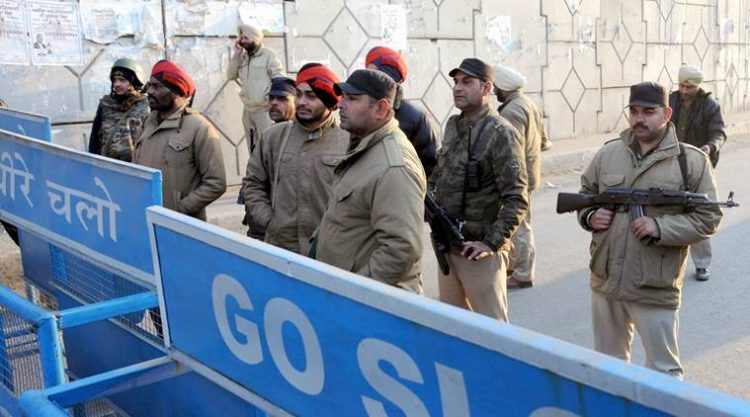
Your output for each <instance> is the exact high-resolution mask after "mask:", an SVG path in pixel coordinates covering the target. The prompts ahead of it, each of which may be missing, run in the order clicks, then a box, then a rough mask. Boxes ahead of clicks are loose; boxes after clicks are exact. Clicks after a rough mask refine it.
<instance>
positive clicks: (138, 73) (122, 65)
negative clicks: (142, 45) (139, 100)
mask: <svg viewBox="0 0 750 417" xmlns="http://www.w3.org/2000/svg"><path fill="white" fill-rule="evenodd" d="M117 69H119V70H126V71H127V72H130V73H132V74H133V79H130V77H128V81H130V83H131V84H133V85H134V86H135V87H136V88H140V87H143V85H144V84H146V71H144V70H143V67H142V66H141V64H139V63H137V62H136V61H135V60H133V59H130V58H120V59H118V60H117V61H115V63H114V64H112V70H111V71H110V75H109V78H110V80H111V79H112V74H113V73H114V72H115V70H117ZM133 81H137V82H133ZM136 84H139V85H136Z"/></svg>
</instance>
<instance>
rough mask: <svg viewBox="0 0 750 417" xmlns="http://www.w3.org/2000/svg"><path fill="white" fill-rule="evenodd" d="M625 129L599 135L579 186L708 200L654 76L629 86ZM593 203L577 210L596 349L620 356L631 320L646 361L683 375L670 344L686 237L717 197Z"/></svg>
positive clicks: (704, 232)
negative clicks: (607, 137) (611, 136)
mask: <svg viewBox="0 0 750 417" xmlns="http://www.w3.org/2000/svg"><path fill="white" fill-rule="evenodd" d="M628 109H629V113H630V117H629V120H628V121H629V123H630V129H627V130H625V131H624V132H623V133H622V134H621V135H620V138H619V139H615V140H612V141H610V142H607V143H606V144H604V146H603V147H602V148H601V149H600V150H599V152H597V154H596V156H595V157H594V159H593V161H592V162H591V164H590V165H589V167H588V168H587V169H586V171H585V172H584V173H583V175H582V176H581V192H582V193H585V194H592V195H593V194H599V193H601V192H603V191H605V190H606V189H608V188H611V187H627V188H635V189H644V190H648V189H654V188H658V189H662V190H664V191H666V192H668V191H670V190H671V191H688V192H691V193H697V194H705V195H707V196H708V197H709V198H710V199H711V200H714V201H715V200H716V182H715V178H714V171H713V168H712V167H711V163H710V161H709V160H708V157H707V156H706V154H705V153H703V152H701V151H700V150H698V149H697V148H695V147H693V146H690V145H687V144H683V145H681V144H680V143H679V142H678V140H677V136H676V134H675V127H674V125H673V124H672V123H670V122H669V118H670V116H671V115H672V109H671V108H670V107H669V105H668V100H667V92H666V90H665V89H664V87H662V86H661V85H659V84H656V83H652V82H643V83H640V84H636V85H633V86H631V87H630V102H629V105H628ZM635 208H638V206H637V205H632V206H629V205H615V206H608V205H605V206H594V207H590V208H585V209H581V210H579V213H578V215H579V221H580V223H581V226H583V228H584V229H586V230H588V231H591V232H593V233H592V242H591V249H590V250H591V262H590V269H591V290H592V293H591V306H592V310H591V316H592V321H593V330H594V347H595V349H596V350H597V351H599V352H602V353H606V354H608V355H612V356H615V357H617V358H620V359H623V360H626V361H628V360H629V359H630V350H631V342H632V340H633V328H635V329H636V330H637V331H638V334H639V335H640V336H641V339H642V341H643V346H644V350H645V353H646V366H647V367H649V368H651V369H654V370H657V371H659V372H663V373H666V374H669V375H672V376H674V377H676V378H680V379H682V376H683V368H682V365H681V364H680V356H679V349H678V346H677V331H678V324H679V319H678V312H679V307H680V299H681V289H682V283H683V279H684V275H685V267H686V262H687V252H688V250H687V249H688V246H689V245H691V244H693V243H695V242H698V241H700V240H702V239H706V238H708V237H710V236H711V235H713V234H714V232H715V231H716V228H717V227H718V225H719V222H720V221H721V217H722V213H721V209H720V208H719V207H718V205H710V204H705V205H695V206H687V207H686V206H684V205H647V206H645V207H644V208H643V210H644V213H643V214H644V215H643V216H641V217H638V216H631V214H630V213H628V211H629V210H631V209H635Z"/></svg>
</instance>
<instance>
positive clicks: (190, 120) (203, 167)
mask: <svg viewBox="0 0 750 417" xmlns="http://www.w3.org/2000/svg"><path fill="white" fill-rule="evenodd" d="M133 162H134V163H136V164H140V165H145V166H148V167H151V168H156V169H160V170H161V172H162V198H163V202H164V207H166V208H168V209H172V210H175V211H178V212H180V213H183V214H187V215H189V216H193V217H196V218H199V219H202V220H206V210H205V207H206V206H207V205H209V204H210V203H211V202H213V201H214V200H216V199H217V198H219V197H221V196H222V194H224V191H226V188H227V181H226V173H225V171H224V159H223V157H222V154H221V144H220V142H219V133H218V132H217V131H216V129H214V127H213V125H212V124H211V123H210V122H209V121H208V120H206V118H204V117H203V116H201V114H200V113H199V112H198V111H197V110H194V109H192V108H190V107H182V108H180V109H178V110H176V111H175V112H174V113H172V114H171V115H169V117H167V118H166V119H164V120H163V121H161V123H160V122H159V113H158V112H157V111H152V112H151V113H150V114H149V115H148V118H146V122H145V123H144V128H143V133H142V134H141V136H140V138H139V139H138V141H137V142H136V144H135V150H134V151H133Z"/></svg>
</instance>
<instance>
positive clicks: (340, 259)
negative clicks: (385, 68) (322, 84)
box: [315, 69, 426, 294]
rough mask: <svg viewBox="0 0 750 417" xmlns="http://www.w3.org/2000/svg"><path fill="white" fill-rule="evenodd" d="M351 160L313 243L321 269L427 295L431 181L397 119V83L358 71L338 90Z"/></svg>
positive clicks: (342, 168)
mask: <svg viewBox="0 0 750 417" xmlns="http://www.w3.org/2000/svg"><path fill="white" fill-rule="evenodd" d="M336 92H337V93H338V94H342V95H343V98H342V100H341V101H340V102H339V111H340V114H339V115H340V116H341V127H342V128H344V129H346V130H347V131H348V132H349V134H350V143H349V152H348V153H347V155H346V158H345V159H344V160H343V161H341V162H340V163H339V164H338V165H337V166H336V186H335V187H334V189H333V191H332V193H331V194H332V195H331V199H330V200H329V203H328V208H327V209H326V212H325V214H324V215H323V220H322V221H321V223H320V227H319V228H318V232H317V235H316V245H317V250H316V253H315V258H316V259H317V260H319V261H321V262H325V263H327V264H329V265H333V266H336V267H339V268H341V269H344V270H346V271H351V272H354V273H356V274H359V275H362V276H365V277H369V278H372V279H374V280H376V281H379V282H382V283H384V284H388V285H392V286H395V287H398V288H402V289H404V290H407V291H411V292H414V293H417V294H421V293H422V230H423V229H422V219H423V216H424V197H425V190H426V179H425V174H424V169H423V168H422V164H421V162H420V161H419V158H418V157H417V153H416V151H415V150H414V147H413V146H412V145H411V143H409V140H408V139H407V138H406V136H405V135H404V132H402V131H401V130H400V129H399V128H398V121H396V119H395V118H394V114H393V101H394V99H395V97H396V84H395V82H394V81H393V80H392V79H391V78H390V77H388V75H386V74H384V73H383V72H381V71H376V70H369V69H364V70H357V71H354V72H353V73H352V75H350V76H349V79H347V80H346V82H345V83H340V84H336Z"/></svg>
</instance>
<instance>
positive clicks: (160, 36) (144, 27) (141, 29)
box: [131, 0, 164, 49]
mask: <svg viewBox="0 0 750 417" xmlns="http://www.w3.org/2000/svg"><path fill="white" fill-rule="evenodd" d="M131 24H132V25H133V33H135V39H134V40H133V41H134V43H135V44H136V45H143V46H149V47H151V48H155V49H164V43H163V41H164V31H163V26H162V22H161V2H160V0H151V1H148V2H143V4H142V5H141V7H140V9H137V11H136V13H135V14H134V15H133V20H132V22H131Z"/></svg>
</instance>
